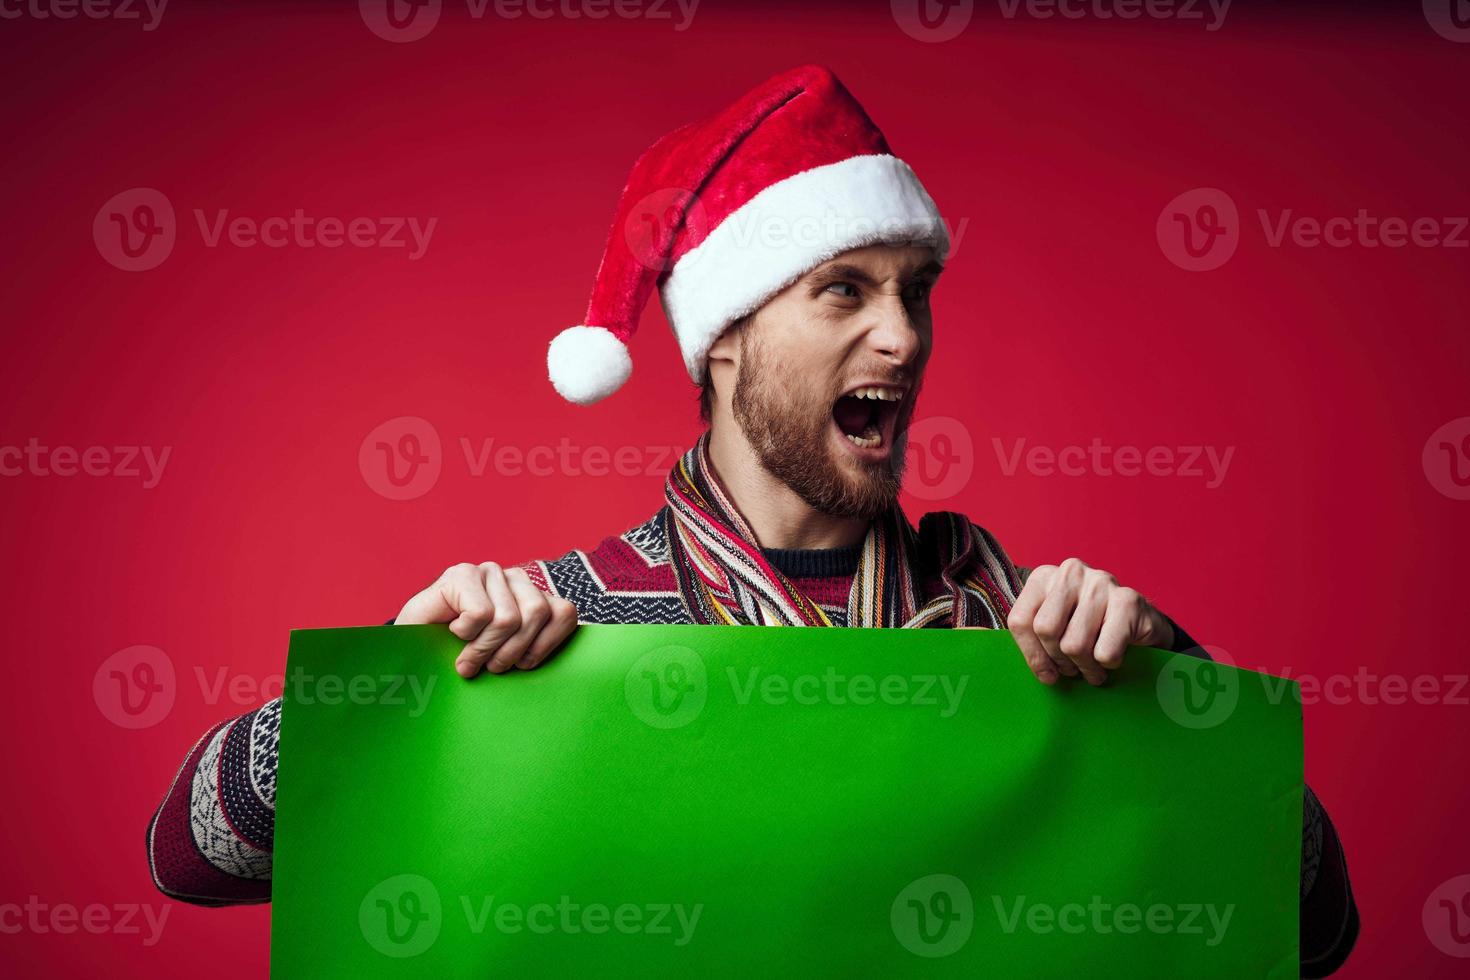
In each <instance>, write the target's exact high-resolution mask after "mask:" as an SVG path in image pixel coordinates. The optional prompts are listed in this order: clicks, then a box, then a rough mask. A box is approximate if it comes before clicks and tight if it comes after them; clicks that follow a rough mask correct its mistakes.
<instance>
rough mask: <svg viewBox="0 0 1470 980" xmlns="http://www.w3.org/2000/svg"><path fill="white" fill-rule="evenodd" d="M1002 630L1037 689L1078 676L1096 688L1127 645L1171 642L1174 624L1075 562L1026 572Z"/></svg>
mask: <svg viewBox="0 0 1470 980" xmlns="http://www.w3.org/2000/svg"><path fill="white" fill-rule="evenodd" d="M1006 626H1007V627H1009V628H1010V630H1011V633H1012V634H1014V636H1015V638H1016V645H1017V646H1019V647H1020V648H1021V653H1022V654H1024V655H1025V657H1026V663H1027V664H1028V665H1029V666H1030V667H1031V672H1032V673H1033V674H1035V675H1036V679H1037V680H1039V681H1041V682H1042V683H1043V684H1054V683H1056V680H1057V675H1058V674H1065V675H1066V676H1068V677H1076V676H1077V675H1078V674H1079V673H1080V674H1081V675H1082V676H1083V677H1084V678H1086V679H1087V682H1088V683H1089V684H1092V685H1094V686H1096V685H1100V684H1103V683H1105V682H1106V681H1107V676H1108V675H1107V672H1108V671H1109V670H1116V669H1117V668H1118V667H1121V666H1122V665H1123V653H1124V651H1125V650H1127V649H1128V647H1129V646H1130V645H1134V644H1136V645H1138V646H1150V647H1164V648H1168V647H1171V646H1172V645H1173V643H1174V626H1173V624H1172V623H1170V622H1169V620H1168V618H1166V617H1165V616H1164V614H1163V613H1161V612H1159V611H1158V610H1157V609H1155V608H1154V607H1153V604H1152V603H1150V602H1149V601H1148V600H1147V599H1145V598H1144V597H1143V596H1142V595H1141V594H1139V593H1138V592H1137V591H1136V590H1134V589H1130V588H1127V587H1126V586H1122V585H1119V584H1118V580H1117V579H1116V578H1114V577H1113V576H1112V575H1110V574H1108V573H1107V572H1105V571H1103V570H1102V569H1099V568H1089V567H1088V566H1087V564H1086V563H1084V562H1083V561H1082V560H1081V559H1079V558H1068V559H1067V560H1066V561H1064V562H1062V563H1061V564H1060V565H1041V566H1038V567H1037V568H1034V569H1032V570H1031V575H1030V577H1029V578H1027V579H1026V585H1025V587H1024V588H1022V589H1021V594H1020V596H1018V597H1017V598H1016V604H1015V605H1014V606H1012V607H1011V614H1010V616H1009V618H1008V619H1007V620H1006Z"/></svg>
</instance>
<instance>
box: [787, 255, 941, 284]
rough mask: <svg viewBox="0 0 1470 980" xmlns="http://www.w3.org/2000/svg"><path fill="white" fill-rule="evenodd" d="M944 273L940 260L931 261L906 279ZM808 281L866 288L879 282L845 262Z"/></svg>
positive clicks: (812, 276) (818, 272)
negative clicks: (855, 284)
mask: <svg viewBox="0 0 1470 980" xmlns="http://www.w3.org/2000/svg"><path fill="white" fill-rule="evenodd" d="M943 271H944V266H943V265H942V264H941V263H940V262H939V260H938V259H930V260H929V261H928V262H926V263H924V264H923V265H921V266H919V268H917V269H915V270H914V271H913V272H911V273H909V275H908V276H907V277H905V281H906V282H913V281H914V280H916V279H923V278H925V277H931V276H938V275H939V274H940V273H941V272H943ZM807 279H808V281H809V282H811V283H812V285H816V286H828V285H831V284H832V283H834V282H856V283H860V284H862V285H864V286H874V285H877V280H875V279H874V278H873V277H872V276H870V275H868V273H867V272H866V271H864V270H863V269H860V268H858V267H857V266H855V265H849V264H847V263H845V262H839V263H837V264H836V265H829V266H826V267H824V268H821V269H818V270H817V271H815V272H813V273H812V274H811V275H809V276H808V277H807Z"/></svg>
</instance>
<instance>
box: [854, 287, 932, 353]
mask: <svg viewBox="0 0 1470 980" xmlns="http://www.w3.org/2000/svg"><path fill="white" fill-rule="evenodd" d="M886 300H887V302H884V303H882V304H880V305H875V307H874V309H873V316H874V320H873V324H872V326H871V327H870V328H869V330H868V336H867V341H868V345H869V347H870V348H871V349H872V350H873V351H874V352H875V353H877V354H878V355H880V356H881V357H883V359H884V360H886V361H889V362H890V363H893V364H897V365H906V364H911V363H913V362H914V361H915V360H916V359H918V357H919V355H920V354H922V353H923V350H924V343H925V339H924V334H923V333H922V332H921V330H920V326H919V324H916V323H915V322H914V318H913V317H912V316H911V315H910V314H909V309H908V307H907V306H906V305H904V302H903V299H902V298H901V297H898V296H889V297H886Z"/></svg>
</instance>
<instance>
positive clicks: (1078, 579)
mask: <svg viewBox="0 0 1470 980" xmlns="http://www.w3.org/2000/svg"><path fill="white" fill-rule="evenodd" d="M1090 571H1091V569H1089V568H1088V567H1087V565H1085V564H1084V563H1083V562H1081V561H1080V560H1078V559H1076V558H1068V559H1067V560H1066V561H1064V562H1062V563H1061V564H1060V565H1058V566H1057V570H1056V573H1055V574H1054V575H1052V580H1051V583H1050V588H1049V589H1047V595H1046V599H1045V600H1044V601H1043V602H1042V603H1041V608H1040V609H1038V610H1037V611H1036V617H1035V619H1034V620H1033V622H1032V629H1033V630H1034V631H1035V633H1036V636H1037V639H1039V640H1040V641H1041V644H1042V646H1044V647H1046V652H1047V654H1048V655H1050V656H1051V659H1052V662H1053V663H1054V664H1056V666H1057V669H1058V670H1060V671H1061V672H1062V673H1069V672H1068V670H1067V665H1068V664H1070V665H1072V668H1073V670H1072V671H1071V672H1070V673H1071V675H1072V676H1075V675H1076V674H1078V673H1080V674H1081V675H1082V676H1083V678H1084V679H1085V680H1086V681H1087V683H1089V684H1091V685H1093V686H1094V687H1096V686H1098V685H1100V684H1102V683H1104V682H1105V681H1106V680H1107V671H1105V670H1103V668H1102V667H1100V666H1098V663H1097V661H1096V660H1094V659H1092V642H1091V641H1092V639H1093V638H1094V637H1095V636H1096V635H1097V624H1096V623H1095V622H1092V617H1091V615H1090V613H1088V611H1087V610H1083V609H1079V605H1080V604H1082V603H1083V600H1084V591H1083V590H1084V587H1087V588H1088V590H1089V591H1088V595H1091V591H1090V590H1091V586H1090V585H1089V583H1088V579H1087V573H1088V572H1090ZM1079 612H1080V613H1082V616H1081V621H1080V622H1079V623H1078V624H1077V626H1076V628H1075V631H1074V634H1073V637H1072V638H1068V641H1067V644H1066V646H1065V648H1064V647H1063V642H1062V641H1063V638H1064V637H1066V636H1067V631H1068V630H1069V629H1072V628H1073V627H1072V621H1073V620H1074V619H1077V618H1078V614H1079ZM1096 618H1097V619H1098V620H1101V618H1102V616H1101V613H1100V612H1099V614H1098V615H1097V617H1096ZM1089 631H1090V633H1089ZM1079 635H1080V636H1083V637H1085V641H1078V640H1077V639H1075V637H1076V636H1079Z"/></svg>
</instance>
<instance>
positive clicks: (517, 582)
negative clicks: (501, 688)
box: [488, 568, 551, 674]
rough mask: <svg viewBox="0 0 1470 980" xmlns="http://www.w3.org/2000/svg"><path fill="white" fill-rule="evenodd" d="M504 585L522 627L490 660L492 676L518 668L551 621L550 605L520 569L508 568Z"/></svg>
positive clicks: (542, 593)
mask: <svg viewBox="0 0 1470 980" xmlns="http://www.w3.org/2000/svg"><path fill="white" fill-rule="evenodd" d="M504 575H505V583H506V585H507V586H508V587H509V589H510V592H511V595H512V598H513V601H514V602H515V603H516V605H517V606H518V607H519V610H520V627H519V628H518V629H517V630H516V631H515V632H514V633H512V634H511V635H510V636H508V637H506V638H505V639H504V640H502V641H501V643H500V648H499V649H498V650H496V651H495V654H494V656H492V657H491V658H490V663H489V665H488V666H489V670H490V673H492V674H503V673H505V672H506V671H507V670H510V669H511V668H512V667H514V666H515V665H516V662H517V661H519V660H520V659H521V656H522V654H524V653H526V651H527V650H529V649H530V647H531V641H532V640H534V639H535V638H536V636H537V635H538V634H539V633H540V632H541V629H542V627H544V626H545V625H546V624H547V623H548V622H550V621H551V604H550V603H549V602H547V600H546V594H545V593H544V592H542V591H541V590H540V589H538V588H536V586H535V585H533V584H531V579H530V576H528V575H527V574H526V573H525V571H524V570H522V569H519V568H507V569H506V570H505V572H504Z"/></svg>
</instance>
